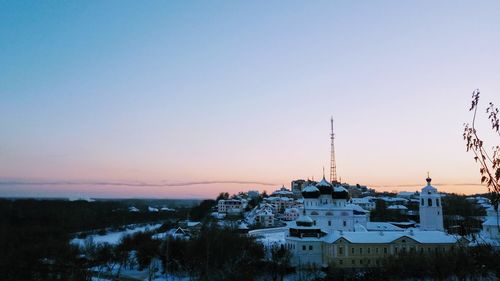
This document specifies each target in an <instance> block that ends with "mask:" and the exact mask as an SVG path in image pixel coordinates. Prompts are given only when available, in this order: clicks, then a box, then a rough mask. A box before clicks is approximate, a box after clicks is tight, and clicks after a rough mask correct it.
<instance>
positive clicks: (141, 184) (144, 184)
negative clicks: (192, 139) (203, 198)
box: [0, 180, 276, 187]
mask: <svg viewBox="0 0 500 281" xmlns="http://www.w3.org/2000/svg"><path fill="white" fill-rule="evenodd" d="M207 184H251V185H264V186H276V184H275V183H269V182H259V181H237V180H215V181H191V182H174V183H172V182H170V183H165V182H162V183H151V182H124V181H64V180H61V181H60V180H51V181H30V180H0V186H14V185H18V186H19V185H29V186H36V185H40V186H42V185H43V186H46V185H66V186H68V185H96V186H129V187H184V186H193V185H207Z"/></svg>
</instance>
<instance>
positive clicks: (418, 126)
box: [0, 0, 500, 198]
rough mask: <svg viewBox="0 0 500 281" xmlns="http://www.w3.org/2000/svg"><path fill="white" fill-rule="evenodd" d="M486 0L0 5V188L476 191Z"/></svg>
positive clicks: (495, 86)
mask: <svg viewBox="0 0 500 281" xmlns="http://www.w3.org/2000/svg"><path fill="white" fill-rule="evenodd" d="M499 27H500V2H499V1H250V2H249V1H146V2H144V1H141V2H138V1H125V0H123V1H0V196H9V197H10V196H14V197H18V196H20V197H39V196H40V197H60V196H63V197H64V196H69V197H75V196H76V197H120V198H128V197H134V198H141V197H144V198H146V197H147V198H151V197H155V198H210V197H214V196H216V195H217V194H218V193H219V192H222V191H227V192H230V193H235V192H238V191H246V190H267V191H268V192H269V191H273V190H275V189H277V188H279V187H281V186H282V185H285V186H287V187H289V185H290V182H291V181H292V180H293V179H298V178H303V179H306V178H314V179H320V178H321V177H322V171H323V167H325V169H326V171H327V175H328V169H329V160H330V140H329V134H330V117H331V116H333V118H334V127H335V134H336V143H335V145H336V158H337V173H338V175H339V176H340V177H341V179H342V181H345V182H349V183H351V184H356V183H359V184H362V185H368V186H369V187H373V188H375V189H376V190H380V191H382V190H385V191H398V190H410V191H413V190H417V189H420V188H421V187H422V186H423V185H425V178H426V176H427V172H430V175H431V177H432V178H433V184H434V185H435V186H436V187H438V188H439V189H440V190H443V191H447V192H456V193H466V194H472V193H479V192H485V191H486V190H487V189H486V187H484V186H481V185H480V184H479V183H480V182H479V181H480V175H479V167H478V166H477V164H476V163H474V161H473V155H472V154H471V153H467V152H466V151H465V143H464V141H463V139H462V132H463V124H464V122H470V120H471V118H472V115H471V113H470V112H469V111H468V107H469V104H470V100H471V93H472V91H473V90H474V89H476V88H479V89H480V90H481V100H480V107H481V112H480V115H479V117H478V118H479V119H478V127H479V128H478V129H479V130H480V132H481V133H483V135H482V136H484V138H485V139H486V140H487V141H488V142H487V145H490V146H492V145H498V144H499V143H500V139H499V138H498V136H495V135H493V134H490V131H489V128H488V123H487V117H486V115H485V113H484V112H483V111H484V109H485V107H486V106H487V104H488V102H490V101H492V102H495V103H496V104H497V105H498V104H500V51H499V50H500V28H499Z"/></svg>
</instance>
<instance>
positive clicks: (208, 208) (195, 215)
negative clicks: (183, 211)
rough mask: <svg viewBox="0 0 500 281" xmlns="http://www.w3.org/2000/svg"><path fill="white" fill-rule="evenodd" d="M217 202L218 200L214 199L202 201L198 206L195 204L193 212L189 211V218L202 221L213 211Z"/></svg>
mask: <svg viewBox="0 0 500 281" xmlns="http://www.w3.org/2000/svg"><path fill="white" fill-rule="evenodd" d="M216 203H217V202H216V201H215V200H212V199H208V200H203V201H201V203H200V204H199V205H198V206H195V207H193V208H192V209H191V212H190V213H189V218H190V219H191V220H194V221H201V220H203V219H205V218H206V217H207V216H209V215H210V214H211V213H212V211H213V208H214V207H215V204H216Z"/></svg>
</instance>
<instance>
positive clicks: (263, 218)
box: [255, 208, 274, 227]
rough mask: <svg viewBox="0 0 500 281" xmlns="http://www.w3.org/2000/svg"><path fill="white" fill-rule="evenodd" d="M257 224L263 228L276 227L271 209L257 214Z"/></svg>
mask: <svg viewBox="0 0 500 281" xmlns="http://www.w3.org/2000/svg"><path fill="white" fill-rule="evenodd" d="M255 223H256V224H259V225H260V226H263V227H271V226H274V213H273V211H272V209H270V208H262V209H259V210H257V212H256V214H255Z"/></svg>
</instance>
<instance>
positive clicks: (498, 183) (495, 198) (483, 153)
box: [463, 89, 500, 230]
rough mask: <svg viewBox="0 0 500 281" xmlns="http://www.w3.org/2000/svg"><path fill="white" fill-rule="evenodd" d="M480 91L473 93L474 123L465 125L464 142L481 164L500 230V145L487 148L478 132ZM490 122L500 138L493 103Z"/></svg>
mask: <svg viewBox="0 0 500 281" xmlns="http://www.w3.org/2000/svg"><path fill="white" fill-rule="evenodd" d="M479 95H480V91H479V89H476V90H474V91H473V92H472V104H471V107H470V109H469V111H473V112H474V115H473V116H472V123H471V124H469V123H465V124H464V134H463V137H464V140H465V141H466V147H467V151H472V152H473V153H474V155H475V156H474V160H475V161H476V162H477V163H479V165H480V168H479V172H480V174H481V183H485V184H486V186H487V187H488V191H489V192H490V193H491V195H492V203H493V206H494V208H495V212H496V214H497V227H498V228H499V230H500V225H499V223H498V203H499V199H500V145H496V146H493V147H492V148H491V150H489V149H487V148H485V147H486V145H485V143H484V141H483V139H482V138H480V137H479V135H478V133H477V130H476V116H477V109H478V104H479ZM486 114H487V115H488V120H489V121H490V123H491V129H492V130H493V132H494V133H495V135H499V136H500V122H499V116H500V113H499V110H498V108H497V107H495V106H494V104H493V103H491V102H490V103H489V105H488V107H487V108H486Z"/></svg>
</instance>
